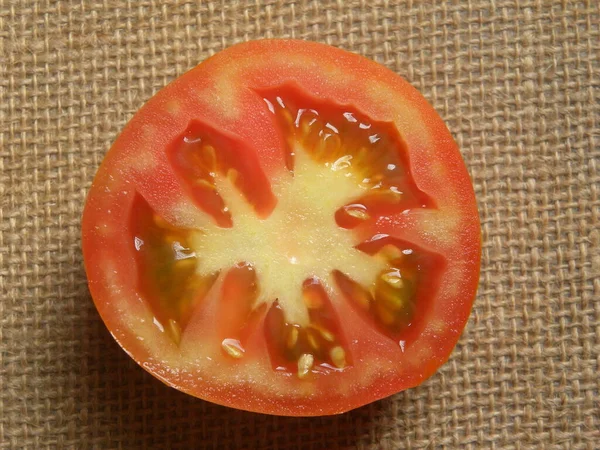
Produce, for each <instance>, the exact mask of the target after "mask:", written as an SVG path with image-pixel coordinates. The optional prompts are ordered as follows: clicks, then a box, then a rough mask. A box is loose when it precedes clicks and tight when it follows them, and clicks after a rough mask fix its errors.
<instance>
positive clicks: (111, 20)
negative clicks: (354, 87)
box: [0, 0, 600, 450]
mask: <svg viewBox="0 0 600 450" xmlns="http://www.w3.org/2000/svg"><path fill="white" fill-rule="evenodd" d="M0 5H1V6H0V118H1V121H0V152H1V153H0V154H1V160H0V177H1V178H0V202H1V210H0V215H1V222H0V223H1V225H0V226H1V234H0V287H1V302H0V321H1V330H0V338H1V341H0V345H1V350H2V351H1V360H0V376H1V380H0V383H1V392H0V442H1V443H0V448H1V449H16V448H75V449H87V448H99V449H111V448H123V449H138V448H157V449H170V448H182V449H193V448H210V449H281V450H284V449H351V448H360V449H402V448H415V449H426V448H427V449H430V448H444V449H451V448H452V449H454V448H458V449H463V448H467V449H488V448H489V449H501V448H502V449H513V448H514V449H544V448H546V449H559V448H561V449H562V448H564V449H590V450H591V449H597V448H600V431H599V430H600V376H599V371H600V367H599V364H600V276H599V272H600V231H599V225H600V198H599V190H600V147H599V140H600V124H599V122H600V103H599V102H600V30H599V27H600V7H599V6H598V2H597V1H596V0H589V1H587V2H586V1H568V0H562V1H541V0H496V1H491V0H490V1H484V0H464V1H461V0H450V1H439V2H436V3H435V4H433V3H430V2H426V3H423V2H417V1H405V2H404V1H403V2H397V3H395V2H393V1H378V2H367V1H358V0H352V1H350V0H349V1H342V0H338V1H310V0H295V1H293V0H289V1H286V0H248V1H232V2H225V1H223V2H193V1H188V0H179V1H173V2H167V1H160V0H142V1H135V0H94V1H91V0H90V1H88V0H76V1H75V0H39V1H32V0H0ZM264 37H295V38H302V39H310V40H317V41H322V42H326V43H329V44H332V45H335V46H339V47H342V48H345V49H347V50H350V51H353V52H357V53H360V54H363V55H365V56H368V57H370V58H373V59H375V60H376V61H379V62H381V63H382V64H385V65H386V66H387V67H389V68H391V69H392V70H394V71H395V72H397V73H398V74H400V75H402V76H403V77H405V78H406V79H407V80H408V81H409V82H411V83H412V84H413V85H414V86H416V87H417V88H418V89H420V90H421V92H423V94H424V95H425V96H426V97H427V98H428V99H429V100H430V101H431V103H432V104H433V105H434V106H435V108H436V109H437V110H438V111H439V113H440V114H441V115H442V117H443V118H444V119H445V120H446V121H447V124H448V127H449V129H450V130H451V132H452V133H453V135H454V136H455V138H456V140H457V142H458V144H459V146H460V148H461V151H462V154H463V156H464V159H465V161H466V163H467V166H468V168H469V171H470V173H471V175H472V179H473V182H474V185H475V191H476V194H477V197H478V204H479V208H480V214H481V221H482V229H483V260H482V273H481V282H480V287H479V293H478V296H477V299H476V303H475V307H474V310H473V313H472V315H471V318H470V321H469V324H468V326H467V328H466V330H465V333H464V335H463V336H462V338H461V340H460V342H459V344H458V346H457V347H456V349H455V351H454V353H453V354H452V357H451V359H450V361H449V362H448V363H447V364H446V365H444V366H443V368H442V369H441V370H440V371H439V372H438V373H437V374H436V375H435V376H433V377H432V378H431V379H429V380H428V381H426V382H425V383H424V384H423V385H422V386H420V387H418V388H416V389H411V390H408V391H406V392H403V393H400V394H398V395H395V396H393V397H391V398H388V399H386V400H383V401H380V402H376V403H375V404H371V405H369V406H366V407H363V408H360V409H358V410H356V411H353V412H350V413H347V414H344V415H341V416H337V417H325V418H313V419H298V418H281V417H269V416H262V415H258V414H251V413H245V412H240V411H235V410H230V409H227V408H223V407H220V406H215V405H213V404H210V403H207V402H204V401H201V400H198V399H194V398H192V397H188V396H186V395H184V394H182V393H179V392H177V391H175V390H173V389H170V388H167V387H166V386H164V385H162V384H161V383H160V382H158V381H157V380H155V379H154V378H153V377H152V376H150V375H149V374H147V373H146V372H144V371H143V370H142V369H141V368H140V367H138V366H137V365H136V364H135V363H134V362H133V361H132V360H130V358H129V357H128V356H127V355H126V354H125V353H124V352H123V351H122V350H121V349H120V348H119V347H118V346H117V344H116V343H115V342H114V341H113V340H112V338H111V337H110V335H109V333H108V331H107V330H106V329H105V327H104V325H103V323H102V322H101V320H100V318H99V316H98V314H97V313H96V310H95V309H94V306H93V304H92V301H91V298H90V295H89V292H88V289H87V286H86V278H85V274H84V270H83V264H82V256H81V243H80V218H81V212H82V207H83V203H84V199H85V195H86V192H87V190H88V188H89V187H90V183H91V181H92V178H93V176H94V173H95V171H96V169H97V167H98V165H99V163H100V161H101V160H102V157H103V155H104V154H105V153H106V151H107V150H108V148H109V147H110V145H111V143H112V142H113V141H114V139H115V137H116V136H117V134H118V132H119V130H121V128H122V127H123V126H124V125H125V123H126V122H127V121H128V120H129V119H130V118H131V117H132V115H133V114H134V113H135V111H136V110H137V109H138V108H139V107H140V106H141V105H142V104H143V103H144V102H145V101H146V100H147V99H149V98H150V97H151V96H152V95H153V94H154V93H155V92H156V91H158V90H159V89H160V88H161V87H163V86H165V85H166V84H167V83H168V82H169V81H171V80H173V79H174V78H175V77H177V76H178V75H180V74H182V73H183V72H185V71H187V70H188V69H190V68H192V67H193V66H195V65H196V64H198V63H199V62H201V61H202V60H204V59H205V58H206V57H208V56H209V55H212V54H214V53H215V52H217V51H219V50H221V49H223V48H225V47H227V46H229V45H231V44H233V43H236V42H240V41H243V40H248V39H256V38H264Z"/></svg>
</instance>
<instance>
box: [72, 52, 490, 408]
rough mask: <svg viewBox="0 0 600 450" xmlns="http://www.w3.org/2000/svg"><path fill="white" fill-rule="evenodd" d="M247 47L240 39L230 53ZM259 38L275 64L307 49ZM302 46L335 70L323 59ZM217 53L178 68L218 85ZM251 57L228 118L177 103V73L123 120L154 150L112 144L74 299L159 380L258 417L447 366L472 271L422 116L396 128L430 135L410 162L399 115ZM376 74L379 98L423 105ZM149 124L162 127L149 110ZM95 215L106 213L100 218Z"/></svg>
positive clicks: (371, 392) (456, 203) (345, 401)
mask: <svg viewBox="0 0 600 450" xmlns="http://www.w3.org/2000/svg"><path fill="white" fill-rule="evenodd" d="M264 45H269V44H266V43H251V44H245V45H242V46H240V47H242V55H246V56H248V55H252V54H253V53H254V52H256V51H258V50H259V49H264V47H263V46H264ZM271 45H274V46H275V48H276V49H278V51H279V52H280V53H281V56H282V57H284V56H286V55H288V54H291V53H288V52H292V53H293V52H294V51H299V52H300V53H303V52H304V51H306V50H307V48H309V47H310V48H312V46H313V45H315V44H309V43H302V42H296V41H291V42H289V43H284V44H283V43H282V44H280V43H271ZM317 48H318V49H319V54H318V56H317V58H318V59H320V60H322V61H323V62H327V64H330V63H331V64H334V62H336V63H339V58H338V56H339V55H338V53H337V52H339V51H338V50H334V49H330V48H328V47H321V46H317ZM244 49H245V50H244ZM230 52H233V54H234V56H235V50H231V51H230ZM244 52H246V53H244ZM331 52H333V53H331ZM225 53H227V52H225ZM330 53H331V54H330ZM336 55H338V56H336ZM234 56H232V57H227V56H224V57H222V59H221V61H222V62H221V66H219V65H218V64H217V66H216V69H215V67H214V66H213V65H212V64H213V63H212V62H211V63H209V62H208V61H207V63H205V64H206V67H207V69H205V70H204V72H203V69H202V67H203V66H205V65H204V64H203V65H201V66H199V67H198V68H197V69H195V70H196V71H198V75H197V76H200V75H201V74H202V73H204V75H205V77H207V78H209V79H211V78H212V79H213V80H214V82H215V83H216V85H218V83H219V81H218V74H219V73H220V72H219V71H221V73H222V72H226V71H227V70H229V69H228V68H229V67H234V66H232V64H233V61H234V60H235V58H234ZM232 58H233V59H232ZM240 58H241V57H240ZM348 58H350V57H348ZM216 59H217V60H219V57H216ZM349 61H350V62H349V63H347V64H354V65H356V67H357V68H362V67H363V66H365V67H366V68H368V69H369V70H372V71H373V73H377V74H379V71H384V73H383V75H378V76H377V77H376V79H377V80H381V79H383V78H385V76H388V77H390V75H389V74H387V72H385V70H384V69H382V68H380V67H379V66H371V64H373V63H369V62H366V61H364V60H360V59H359V60H354V59H352V58H351V59H350V60H349ZM274 64H275V63H274ZM256 66H257V67H254V68H253V70H249V71H248V73H244V74H238V75H237V76H238V77H239V80H238V82H237V83H238V84H237V85H234V86H233V91H234V92H237V91H236V90H239V96H240V98H242V97H243V95H248V93H250V94H251V95H252V96H253V97H252V98H253V100H252V101H250V100H248V101H247V104H244V105H243V106H241V108H243V109H244V110H245V114H246V118H245V119H244V118H243V115H242V119H240V120H241V121H238V122H236V123H237V126H232V124H226V122H227V120H225V119H224V118H225V117H227V116H228V115H229V114H231V111H230V110H227V109H226V108H227V106H229V105H220V104H219V102H217V106H215V107H214V108H216V109H215V111H217V110H218V108H221V107H223V108H224V109H223V110H222V111H223V112H222V113H220V114H217V113H214V114H215V115H213V116H211V115H207V114H203V113H200V112H197V111H195V110H193V108H191V107H190V110H189V112H188V111H187V110H186V112H185V114H184V113H183V112H181V108H182V106H181V105H182V102H183V101H185V99H186V98H187V97H186V96H187V95H189V90H190V89H191V87H192V86H193V85H194V83H195V80H196V78H192V77H191V76H189V77H187V76H186V77H187V78H186V77H184V79H183V80H182V81H177V82H175V86H181V88H179V90H178V89H177V88H171V90H170V91H169V88H167V89H166V91H167V92H166V93H165V94H162V93H161V94H158V95H157V99H156V100H153V102H152V101H151V102H150V104H149V105H148V106H146V107H145V108H144V109H142V110H141V111H140V113H138V116H142V119H140V121H138V122H136V120H133V121H132V124H131V125H129V129H133V130H136V129H137V130H143V129H146V130H149V129H150V130H153V129H159V128H160V127H161V126H162V127H164V133H163V134H165V135H169V136H170V137H169V138H168V139H167V140H164V139H163V138H162V137H160V138H159V137H158V135H157V134H156V133H153V134H152V133H148V132H147V133H146V134H151V137H150V139H152V136H154V139H155V140H157V141H159V142H160V145H158V146H157V145H156V143H154V147H152V149H151V150H146V149H144V150H137V151H139V152H140V154H139V155H138V157H135V154H134V153H132V150H131V149H132V148H134V147H135V145H134V144H133V142H134V139H133V138H132V136H133V135H131V137H128V136H129V135H128V134H127V133H124V135H123V136H121V138H120V139H119V140H118V141H117V143H115V146H114V148H113V150H111V152H110V153H109V156H108V157H107V161H108V162H105V164H103V167H102V168H101V169H100V172H99V175H98V176H97V178H96V180H95V182H94V186H93V188H92V191H91V193H90V197H89V200H88V204H87V206H86V212H85V214H84V224H83V233H84V257H85V261H86V269H87V271H88V278H89V280H90V288H91V290H92V294H93V296H94V301H95V302H96V304H97V306H98V309H99V311H100V312H101V314H102V316H103V318H104V320H105V322H106V323H107V325H108V326H109V328H111V330H113V335H114V336H115V338H116V339H117V340H118V341H119V342H120V343H121V345H123V346H124V347H125V348H126V349H127V351H128V352H130V354H131V355H132V356H133V357H134V359H136V360H137V361H138V362H140V364H142V365H143V366H144V367H145V368H146V369H147V370H149V371H150V372H152V373H153V374H155V375H156V376H158V377H159V378H160V379H162V380H163V381H165V382H167V383H168V384H170V385H173V386H175V387H177V388H179V389H181V390H184V391H186V392H189V393H191V394H193V395H196V396H199V397H201V398H206V399H209V400H211V401H216V402H218V403H222V404H226V405H230V406H234V407H240V408H243V409H249V410H254V411H260V412H267V413H273V414H292V415H316V414H330V413H335V412H342V411H345V410H347V409H350V408H353V407H356V406H359V405H360V404H364V403H367V402H369V401H372V400H375V399H377V398H380V397H382V396H385V395H389V394H390V393H393V392H396V391H398V390H401V389H403V388H406V387H410V386H412V385H415V384H417V383H418V382H420V381H422V380H423V379H424V378H425V377H426V376H429V375H431V374H432V373H433V371H434V370H435V369H436V368H437V367H438V366H439V365H440V364H441V363H442V362H443V361H444V360H445V359H446V358H447V357H448V354H449V351H450V350H451V348H452V346H453V345H454V343H455V342H456V339H457V338H458V334H459V333H460V330H461V329H462V327H463V326H464V323H465V321H466V317H467V314H468V309H469V308H470V304H471V301H472V297H473V295H474V292H475V283H476V277H477V271H478V261H479V245H480V242H479V235H478V221H477V214H476V209H475V208H474V198H473V195H472V188H471V187H470V184H469V181H468V177H467V176H466V175H465V173H466V172H465V171H464V165H463V164H462V162H461V161H460V156H459V154H458V152H457V151H456V147H455V144H454V143H453V141H452V140H451V138H449V137H448V135H447V131H439V129H438V128H436V127H437V126H436V125H430V124H429V123H434V122H435V120H432V121H430V122H429V123H428V122H427V121H423V120H422V119H415V120H416V124H417V125H418V126H419V127H421V128H422V129H424V130H426V131H427V132H428V133H431V134H436V133H439V134H440V136H442V137H443V139H446V141H444V140H443V139H439V138H437V141H436V140H435V139H434V140H432V141H431V142H433V144H432V145H435V146H438V147H439V148H438V150H440V151H439V154H440V155H442V156H443V155H444V154H445V155H446V157H447V158H448V160H442V159H439V155H437V156H435V158H438V159H434V160H432V161H431V167H430V168H429V169H428V168H427V167H425V168H424V167H423V163H421V165H419V166H417V167H416V169H415V165H414V164H415V161H417V162H420V161H422V159H419V158H420V157H421V153H423V152H425V150H420V149H421V148H422V147H421V146H420V145H421V144H420V143H419V139H421V138H415V137H414V135H411V134H410V133H406V130H402V131H403V132H404V134H401V132H400V131H399V129H398V123H400V122H401V120H398V121H390V120H385V119H384V118H383V117H381V116H380V115H378V114H374V111H375V109H371V107H370V104H368V103H365V101H364V100H360V99H361V97H360V95H358V94H357V96H356V99H354V100H355V101H356V103H355V102H354V101H349V99H347V98H339V96H338V95H339V94H336V92H337V91H336V90H335V89H332V90H331V92H330V94H331V97H328V96H326V95H325V96H324V95H317V92H315V91H311V90H310V89H309V86H308V85H309V84H310V83H309V82H308V81H306V80H305V79H304V78H303V76H304V74H305V73H306V69H303V68H302V67H300V66H298V67H296V68H292V69H290V68H289V67H288V68H287V69H282V70H284V71H285V70H287V76H288V77H289V80H284V81H285V82H282V81H281V80H280V81H277V80H272V81H269V80H270V78H269V76H267V74H268V73H269V68H268V67H262V66H261V63H256ZM301 75H302V76H301ZM384 75H385V76H384ZM253 77H254V78H253ZM393 80H395V79H394V78H390V81H387V82H383V81H380V83H382V84H381V85H382V89H384V87H385V88H386V89H387V88H389V89H392V92H394V93H395V95H396V96H397V97H398V100H399V101H400V100H401V101H405V102H406V104H407V107H408V106H410V105H411V102H416V103H415V104H417V105H418V107H419V108H422V109H424V110H426V111H427V113H428V114H430V115H434V114H435V113H433V111H432V110H431V111H430V110H427V109H426V108H425V106H422V105H421V103H419V102H420V101H421V100H419V99H417V100H414V99H412V98H411V97H410V96H407V95H406V93H407V92H408V91H406V89H407V88H406V87H405V86H404V85H402V86H401V88H399V87H394V86H395V85H394V83H395V81H393ZM178 83H179V84H178ZM386 83H388V84H386ZM169 92H170V93H169ZM410 93H411V95H413V94H414V93H412V91H411V92H410ZM169 96H171V97H169ZM244 98H245V97H244ZM229 100H230V101H231V102H235V101H234V100H233V99H232V98H230V99H229ZM255 100H256V101H255ZM351 100H352V99H351ZM221 101H222V102H225V103H226V100H223V99H222V98H221ZM361 105H362V106H363V108H361ZM425 105H426V104H425ZM367 106H368V107H367ZM158 111H159V112H160V113H158ZM166 113H169V114H171V115H173V114H176V115H178V117H180V119H178V120H176V121H175V122H169V121H167V122H165V120H166V119H164V120H163V121H162V122H161V120H162V119H157V117H159V115H160V114H166ZM371 114H374V115H373V116H372V115H371ZM138 116H136V117H138ZM219 117H220V118H221V120H223V122H222V123H221V124H219V123H218V122H219V121H218V120H215V119H216V118H219ZM256 117H260V118H261V119H260V120H264V121H266V123H269V127H270V129H269V130H268V136H267V137H264V139H265V141H264V142H263V145H262V146H257V145H256V141H254V140H253V138H252V139H249V138H248V137H247V136H248V135H247V134H245V133H246V132H251V126H252V122H253V120H256ZM432 117H433V116H432ZM435 117H437V116H435ZM245 122H247V123H245ZM423 122H424V123H423ZM164 123H174V124H171V125H165V124H164ZM161 124H162V125H161ZM149 126H150V128H149ZM144 127H146V128H144ZM157 127H158V128H157ZM260 132H263V133H264V132H265V130H264V129H261V130H260ZM257 133H258V131H257ZM142 135H143V133H142ZM128 139H130V140H128ZM266 142H271V143H272V145H270V144H266ZM436 142H437V143H436ZM440 143H441V144H440ZM135 148H137V147H135ZM266 149H270V150H266ZM111 155H112V156H111ZM457 160H458V163H460V164H459V165H456V164H455V163H456V162H457ZM153 161H160V163H153ZM446 170H449V171H450V172H446ZM432 171H433V172H435V173H433V174H432ZM448 173H452V174H454V176H455V177H454V178H453V179H448V178H447V177H448V175H447V174H448ZM115 177H116V178H117V179H116V180H115ZM444 183H446V184H447V185H448V186H445V185H444ZM115 185H116V187H115ZM435 186H439V188H437V189H434V187H435ZM102 192H109V193H110V195H108V194H106V195H105V194H102ZM109 208H111V209H112V210H114V211H122V212H124V213H125V214H117V215H114V216H111V217H110V218H107V217H106V216H105V215H102V211H107V210H109ZM123 216H125V217H126V220H124V221H121V217H123ZM115 217H116V218H115ZM109 219H110V220H109ZM111 220H112V222H111ZM436 227H437V228H436ZM431 230H435V231H433V232H432V231H431ZM465 230H466V231H467V232H470V233H471V235H466V234H464V232H465ZM436 231H437V233H436ZM461 233H462V234H461ZM438 234H439V236H438ZM453 240H454V242H455V243H453ZM122 243H126V244H125V246H124V247H125V248H123V245H122ZM458 247H460V248H458ZM101 259H105V260H110V263H109V264H106V265H104V266H103V265H102V263H101V262H100V260H101ZM124 293H125V294H126V295H125V294H124ZM116 294H119V295H116ZM119 296H120V297H121V299H118V298H119ZM460 296H462V297H463V299H461V300H460V301H457V300H456V299H458V298H459V297H460ZM123 297H126V298H135V299H136V300H131V301H130V300H123V299H122V298H123ZM465 297H466V298H467V302H466V303H465V301H464V298H465ZM469 298H470V299H471V300H468V299H469ZM453 305H454V306H453ZM456 305H459V306H456ZM112 311H120V312H122V315H121V316H119V315H118V314H116V313H114V312H112ZM184 374H185V375H184ZM357 393H358V394H357Z"/></svg>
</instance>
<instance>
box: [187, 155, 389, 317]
mask: <svg viewBox="0 0 600 450" xmlns="http://www.w3.org/2000/svg"><path fill="white" fill-rule="evenodd" d="M295 153H296V156H295V158H296V159H295V167H294V173H293V175H292V174H291V173H289V172H288V171H285V170H284V171H282V172H281V173H280V174H279V175H276V176H274V177H273V178H272V180H271V183H272V189H273V192H274V194H275V196H276V197H277V206H276V207H275V209H274V210H273V212H272V214H271V215H270V216H269V217H268V218H266V219H260V218H259V217H257V215H256V213H255V212H254V210H253V209H252V207H251V206H250V205H249V204H248V202H247V201H246V200H245V199H244V198H243V197H242V195H241V193H240V192H239V191H238V190H237V189H236V188H235V187H234V186H233V185H232V184H231V182H229V181H228V180H226V179H223V178H219V179H218V180H217V188H218V190H219V193H220V194H221V196H222V197H223V199H224V201H225V204H226V205H227V208H228V209H229V211H230V212H231V215H232V218H233V227H232V228H220V227H217V226H216V225H209V226H206V227H204V228H203V229H202V230H200V231H199V232H198V233H196V234H195V236H194V238H193V241H192V245H193V249H194V251H195V252H196V255H197V256H198V271H199V272H200V273H201V274H203V275H208V274H211V273H214V272H215V271H217V270H223V271H226V270H228V269H229V268H230V267H232V266H234V265H235V264H237V263H240V262H247V263H250V264H252V265H253V266H254V268H255V270H256V274H257V278H258V283H259V288H260V295H259V298H258V302H259V303H262V302H265V303H267V304H270V303H272V302H273V301H275V300H279V303H280V305H281V307H282V308H283V311H284V313H285V316H286V319H287V321H288V322H291V323H297V324H300V325H306V324H308V311H307V308H306V306H305V305H304V302H303V300H302V284H303V282H304V281H305V280H306V279H308V278H312V277H316V278H318V279H319V280H320V281H321V282H322V283H323V285H324V286H325V288H326V290H327V291H328V292H330V293H331V292H333V289H334V287H333V284H332V281H331V272H332V271H333V270H334V269H337V270H340V271H342V272H343V273H345V274H346V275H348V276H350V277H351V278H353V279H354V280H356V281H357V282H359V283H363V284H370V283H372V282H373V281H374V280H375V277H376V276H377V274H378V272H379V271H381V270H382V269H383V265H382V262H380V261H379V260H377V259H375V258H373V257H371V256H369V255H367V254H365V253H363V252H361V251H359V250H356V249H355V248H354V245H356V243H357V242H356V239H355V237H354V236H353V233H352V231H350V230H346V229H343V228H341V227H339V226H338V225H337V224H336V221H335V212H336V210H337V209H338V208H340V207H342V206H344V205H345V204H347V203H348V202H350V201H352V200H355V199H356V198H357V197H359V196H360V195H361V194H363V193H364V190H365V189H366V188H367V186H365V185H362V184H361V181H360V180H359V179H358V178H357V177H356V176H355V175H354V173H353V171H352V161H351V160H348V156H346V157H345V158H346V159H345V160H344V164H336V163H335V162H334V163H331V164H325V165H324V164H319V163H316V162H314V161H313V160H312V159H310V158H309V157H308V156H307V155H306V154H305V153H304V152H303V151H302V150H301V149H296V152H295ZM243 301H244V299H240V302H243Z"/></svg>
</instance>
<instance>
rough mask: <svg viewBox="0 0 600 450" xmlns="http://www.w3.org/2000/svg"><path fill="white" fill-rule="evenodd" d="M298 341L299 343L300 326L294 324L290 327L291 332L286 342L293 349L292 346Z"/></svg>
mask: <svg viewBox="0 0 600 450" xmlns="http://www.w3.org/2000/svg"><path fill="white" fill-rule="evenodd" d="M297 343H298V328H297V327H294V326H293V327H291V328H290V332H289V334H288V337H287V342H286V344H287V347H288V348H290V349H291V348H294V347H295V346H296V344H297Z"/></svg>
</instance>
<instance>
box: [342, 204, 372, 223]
mask: <svg viewBox="0 0 600 450" xmlns="http://www.w3.org/2000/svg"><path fill="white" fill-rule="evenodd" d="M344 211H345V212H346V214H348V215H349V216H352V217H354V218H355V219H359V220H368V219H370V218H371V216H370V215H369V213H368V212H367V208H366V207H365V206H363V205H358V204H355V205H348V206H345V207H344Z"/></svg>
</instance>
